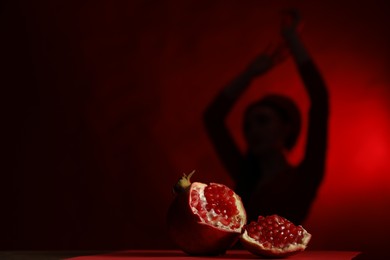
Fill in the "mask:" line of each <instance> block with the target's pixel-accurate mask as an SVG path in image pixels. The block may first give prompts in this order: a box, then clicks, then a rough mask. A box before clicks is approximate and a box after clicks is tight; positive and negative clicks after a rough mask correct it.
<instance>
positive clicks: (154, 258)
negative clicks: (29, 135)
mask: <svg viewBox="0 0 390 260" xmlns="http://www.w3.org/2000/svg"><path fill="white" fill-rule="evenodd" d="M357 255H359V252H354V251H304V252H301V253H299V254H297V255H294V256H290V257H288V259H293V260H300V259H302V260H308V259H315V260H328V259H336V260H344V259H353V258H354V257H355V256H357ZM256 258H257V259H258V257H257V256H255V255H252V254H251V253H249V252H247V251H245V250H230V251H228V252H227V253H226V254H225V255H221V256H215V257H196V256H189V255H186V254H184V253H183V252H181V251H176V250H128V251H116V252H96V251H80V252H77V251H73V252H72V251H55V252H54V251H51V252H43V251H14V252H10V251H8V252H0V259H10V260H27V259H28V260H57V259H68V260H109V259H114V260H127V259H132V260H137V259H138V260H166V259H176V260H183V259H185V260H189V259H202V260H208V259H256Z"/></svg>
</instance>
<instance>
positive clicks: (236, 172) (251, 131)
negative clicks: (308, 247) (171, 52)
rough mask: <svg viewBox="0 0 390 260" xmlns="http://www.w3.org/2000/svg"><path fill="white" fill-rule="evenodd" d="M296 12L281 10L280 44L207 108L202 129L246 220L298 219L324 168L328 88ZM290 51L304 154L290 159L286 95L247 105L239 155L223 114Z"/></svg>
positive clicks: (291, 127)
mask: <svg viewBox="0 0 390 260" xmlns="http://www.w3.org/2000/svg"><path fill="white" fill-rule="evenodd" d="M300 25H301V22H300V17H299V15H298V13H297V12H296V11H290V12H288V13H286V14H285V15H284V19H283V23H282V29H281V34H282V37H283V39H284V41H283V44H282V45H279V46H277V47H275V48H268V49H267V50H266V51H265V52H264V53H262V54H260V55H259V56H258V57H256V58H255V60H254V61H253V62H252V63H251V64H250V65H249V66H248V67H247V69H246V70H245V71H244V72H243V73H241V74H240V75H239V76H238V77H237V78H236V79H235V80H233V81H232V82H231V84H229V85H228V86H226V87H225V88H224V89H223V91H222V92H220V93H219V95H218V96H217V97H216V98H215V99H214V101H213V102H212V103H211V104H210V105H209V106H208V107H207V109H206V111H205V114H204V120H205V126H206V129H207V132H208V134H209V136H210V138H211V140H212V142H213V145H214V147H215V149H216V151H217V153H218V155H219V157H220V159H221V161H222V162H223V164H224V166H225V168H226V169H227V171H228V172H229V174H230V175H231V177H232V178H233V180H234V181H235V183H236V191H237V193H238V194H239V195H240V196H241V197H242V199H243V201H244V203H245V205H246V210H247V214H248V219H249V220H256V219H257V216H259V215H270V214H279V215H281V216H284V217H286V218H288V219H290V220H291V221H293V222H294V223H295V224H301V223H302V222H303V221H304V220H305V218H306V217H307V214H308V212H309V210H310V207H311V204H312V202H313V200H314V198H315V196H316V193H317V190H318V188H319V186H320V184H321V181H322V179H323V176H324V172H325V159H326V158H325V157H326V146H327V125H328V93H327V89H326V86H325V84H324V81H323V79H322V77H321V75H320V73H319V72H318V70H317V68H316V66H315V64H314V62H313V61H312V59H311V56H310V55H309V53H308V51H307V50H306V48H305V46H304V45H303V43H302V41H301V39H300V36H299V34H298V29H299V27H300ZM288 50H289V51H290V53H291V55H292V57H293V59H294V61H295V64H296V66H297V69H298V72H299V74H300V77H301V79H302V81H303V84H304V86H305V89H306V91H307V93H308V96H309V98H310V109H309V115H308V120H309V121H308V134H307V137H306V138H307V140H306V147H305V154H304V158H303V159H302V161H301V162H300V163H299V164H298V165H297V166H292V165H291V164H289V162H288V161H287V158H286V152H288V151H289V150H291V149H292V148H293V147H294V145H295V143H296V140H297V138H298V136H299V133H300V128H301V116H300V112H299V109H298V108H297V106H296V105H295V103H294V102H293V101H292V100H291V99H290V98H288V97H285V96H281V95H276V94H274V95H268V96H266V97H264V98H263V99H261V100H259V101H258V102H255V103H254V104H251V105H250V106H249V107H248V108H247V109H246V112H245V114H244V129H243V132H244V137H245V140H246V142H247V152H246V154H244V155H243V154H241V152H240V151H239V149H238V148H237V146H236V144H235V142H234V140H233V138H232V136H231V135H230V133H229V131H228V129H227V127H226V125H225V119H226V117H227V115H228V114H229V112H230V110H231V109H232V107H233V106H234V104H235V103H236V102H237V100H238V99H239V98H240V96H241V94H242V93H243V92H244V91H245V90H246V89H247V88H248V87H249V86H250V83H251V81H252V80H253V79H254V78H255V77H258V76H262V75H264V74H266V72H268V71H269V70H270V69H271V68H274V67H275V65H277V64H278V63H280V62H281V61H282V60H284V59H285V58H286V56H287V51H288Z"/></svg>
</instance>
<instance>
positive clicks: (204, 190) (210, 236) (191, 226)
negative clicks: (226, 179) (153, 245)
mask: <svg viewBox="0 0 390 260" xmlns="http://www.w3.org/2000/svg"><path fill="white" fill-rule="evenodd" d="M191 175H192V173H191V174H189V175H188V176H186V175H184V177H183V178H181V179H180V180H179V181H178V183H177V184H176V185H175V188H174V190H175V193H176V196H175V199H174V201H173V203H172V204H171V207H170V208H169V211H168V232H169V234H170V236H171V238H172V240H173V241H174V242H175V243H176V245H177V246H178V247H180V248H181V249H182V250H183V251H184V252H186V253H187V254H191V255H219V254H223V253H225V251H226V250H227V249H228V248H229V247H231V246H232V245H233V244H234V243H235V242H236V241H237V240H238V238H239V236H240V234H241V231H242V228H243V226H244V225H245V224H246V213H245V210H244V206H243V204H242V201H241V198H240V197H239V196H238V195H237V194H236V193H235V192H234V191H233V190H231V189H230V188H228V187H227V186H225V185H223V184H218V183H210V184H209V185H207V184H204V183H200V182H194V183H190V181H189V179H190V177H191Z"/></svg>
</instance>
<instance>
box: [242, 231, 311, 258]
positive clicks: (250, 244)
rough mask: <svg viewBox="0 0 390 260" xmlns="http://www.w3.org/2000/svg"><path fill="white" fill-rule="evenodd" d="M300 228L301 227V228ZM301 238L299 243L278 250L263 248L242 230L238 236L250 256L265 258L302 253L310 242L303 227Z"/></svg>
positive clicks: (309, 236) (308, 235) (309, 237)
mask: <svg viewBox="0 0 390 260" xmlns="http://www.w3.org/2000/svg"><path fill="white" fill-rule="evenodd" d="M301 227H302V226H301ZM302 230H303V238H302V242H301V243H294V244H289V245H288V246H287V247H284V248H278V247H271V248H269V247H265V246H263V244H261V243H260V242H258V241H256V240H255V239H253V238H251V237H250V236H249V234H248V232H247V230H244V232H243V233H242V235H241V236H240V242H241V244H242V245H243V246H244V247H245V248H246V249H247V250H248V251H249V252H251V253H252V254H254V255H258V256H265V257H280V258H283V257H287V256H291V255H295V254H297V253H299V252H302V251H304V250H305V249H306V247H307V245H308V244H309V242H310V239H311V234H310V233H308V232H307V231H306V230H305V229H304V228H303V227H302Z"/></svg>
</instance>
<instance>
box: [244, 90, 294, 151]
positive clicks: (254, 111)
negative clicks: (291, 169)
mask: <svg viewBox="0 0 390 260" xmlns="http://www.w3.org/2000/svg"><path fill="white" fill-rule="evenodd" d="M300 130H301V115H300V112H299V109H298V107H297V105H296V104H295V103H294V102H293V101H292V100H291V99H290V98H287V97H285V96H281V95H268V96H266V97H264V98H262V99H261V100H259V101H257V102H255V103H253V104H251V105H249V107H248V108H247V109H246V111H245V115H244V136H245V139H246V141H247V143H248V148H249V150H250V152H252V153H254V154H258V155H261V154H264V153H267V152H270V151H275V150H279V151H281V150H284V149H287V150H291V149H292V148H293V147H294V145H295V143H296V141H297V139H298V136H299V133H300Z"/></svg>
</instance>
